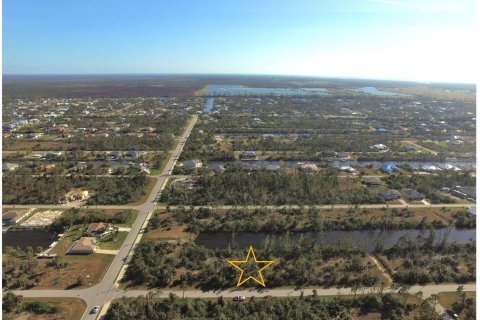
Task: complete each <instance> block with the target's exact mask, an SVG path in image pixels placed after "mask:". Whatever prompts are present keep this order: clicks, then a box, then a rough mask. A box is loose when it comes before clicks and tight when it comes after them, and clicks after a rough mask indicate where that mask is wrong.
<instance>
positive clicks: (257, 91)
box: [207, 85, 328, 96]
mask: <svg viewBox="0 0 480 320" xmlns="http://www.w3.org/2000/svg"><path fill="white" fill-rule="evenodd" d="M326 94H328V90H327V89H325V88H250V87H244V86H237V85H208V93H207V95H211V96H243V95H245V96H312V95H326Z"/></svg>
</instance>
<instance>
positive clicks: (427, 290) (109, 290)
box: [3, 116, 475, 320]
mask: <svg viewBox="0 0 480 320" xmlns="http://www.w3.org/2000/svg"><path fill="white" fill-rule="evenodd" d="M197 119H198V116H195V117H194V118H192V119H191V120H190V121H189V123H188V125H187V127H186V129H185V131H184V133H183V135H182V137H181V138H180V141H179V143H178V144H177V146H176V147H175V149H174V151H173V152H172V155H171V157H170V159H169V160H168V162H167V164H166V166H165V168H164V170H163V172H162V174H161V175H160V176H158V177H157V181H156V183H155V186H154V187H153V189H152V192H151V193H150V195H149V196H148V199H147V201H146V202H145V203H143V204H141V205H138V206H92V208H99V209H100V208H102V209H120V208H131V209H136V210H138V211H139V214H138V217H137V219H136V220H135V222H134V223H133V225H132V228H131V231H130V232H129V233H128V235H127V237H126V239H125V241H124V243H123V245H122V247H121V248H120V249H119V250H118V254H117V255H116V256H115V259H114V260H113V262H112V264H111V265H110V267H109V268H108V270H107V272H106V274H105V276H104V278H103V279H102V281H101V282H100V283H99V284H97V285H95V286H93V287H90V288H86V289H80V290H35V289H33V290H19V291H14V293H16V294H20V295H22V296H24V297H75V298H81V299H83V300H85V302H86V303H87V309H86V310H85V313H84V315H83V317H82V319H83V320H94V319H95V318H96V317H97V315H91V314H89V311H90V310H91V308H93V306H95V305H100V306H103V305H105V304H106V303H107V302H108V303H109V302H110V301H111V300H113V299H114V298H119V297H123V296H127V297H133V296H139V295H145V294H147V292H148V291H141V290H119V289H118V288H117V287H116V286H115V283H116V280H117V278H118V275H119V273H120V271H121V270H122V267H124V263H123V259H125V258H127V257H128V255H129V254H131V252H132V249H133V248H134V245H135V244H136V243H138V241H139V240H140V238H141V236H142V234H141V233H140V230H141V228H142V227H143V225H144V224H145V223H146V221H147V219H148V218H149V216H150V215H151V213H152V212H153V210H154V209H155V208H157V205H156V198H157V197H158V194H159V193H160V191H161V190H162V189H163V187H164V185H165V183H166V181H167V179H168V178H169V177H170V176H171V172H172V169H173V167H174V166H175V164H176V161H177V160H176V159H177V157H178V156H179V155H180V153H181V152H182V149H183V145H184V142H185V141H186V140H187V138H188V137H189V135H190V133H191V131H192V129H193V126H194V125H195V123H196V121H197ZM384 206H385V205H361V206H360V207H361V208H363V207H366V208H382V207H384ZM431 206H432V207H472V206H475V204H471V205H470V204H468V205H465V204H453V205H452V204H442V205H431ZM3 207H4V208H11V207H15V208H68V207H69V206H65V205H15V206H7V205H4V206H3ZM233 207H235V206H214V208H222V209H228V208H233ZM237 207H238V206H237ZM245 207H248V208H254V207H259V208H260V207H261V208H279V206H245ZM280 207H285V208H295V207H299V206H280ZM316 207H320V208H332V206H331V205H328V206H316ZM333 207H334V208H350V207H351V205H334V206H333ZM389 207H390V208H396V207H398V208H401V207H404V206H403V205H389ZM409 207H414V208H416V207H426V206H425V205H409ZM158 208H165V207H164V206H162V207H158ZM457 287H458V285H431V286H425V287H419V286H414V287H412V288H411V289H410V292H418V291H422V292H424V297H428V296H430V295H431V294H433V293H438V292H447V291H456V290H457ZM464 287H465V291H475V285H474V284H469V285H465V286H464ZM302 291H303V292H304V294H305V295H308V294H312V292H313V289H303V290H294V289H271V290H266V291H265V292H257V291H256V290H253V289H252V290H237V289H233V290H226V291H217V292H213V291H206V292H203V291H198V290H196V291H185V292H183V291H181V290H166V291H158V292H157V293H158V294H160V295H161V296H165V297H168V295H169V294H170V293H173V294H176V295H178V296H183V295H184V296H185V297H188V298H194V297H198V298H213V297H218V296H224V297H233V296H236V295H243V296H245V297H250V296H259V297H261V296H267V295H270V296H299V295H300V294H301V292H302ZM391 291H392V290H391V289H387V290H384V292H391ZM367 292H370V291H369V290H366V291H365V292H363V293H367ZM317 293H318V294H319V295H337V294H352V290H351V289H350V288H342V289H337V288H330V289H324V288H317ZM357 293H358V292H357ZM108 303H107V305H108Z"/></svg>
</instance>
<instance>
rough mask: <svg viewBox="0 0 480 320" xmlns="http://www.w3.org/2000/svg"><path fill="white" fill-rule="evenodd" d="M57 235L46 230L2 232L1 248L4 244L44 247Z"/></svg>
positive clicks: (22, 246)
mask: <svg viewBox="0 0 480 320" xmlns="http://www.w3.org/2000/svg"><path fill="white" fill-rule="evenodd" d="M55 240H57V237H56V236H55V235H54V234H53V233H52V232H50V231H48V230H19V231H7V232H2V248H5V247H6V246H12V247H15V248H16V247H20V248H22V249H25V248H27V247H28V246H31V247H32V248H33V249H35V248H37V247H38V246H40V247H42V248H44V249H46V248H48V247H49V246H50V245H51V244H52V243H53V242H54V241H55Z"/></svg>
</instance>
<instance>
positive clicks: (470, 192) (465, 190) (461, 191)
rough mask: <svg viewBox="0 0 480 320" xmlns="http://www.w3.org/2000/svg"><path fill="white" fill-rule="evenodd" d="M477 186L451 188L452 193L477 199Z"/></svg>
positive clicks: (460, 196)
mask: <svg viewBox="0 0 480 320" xmlns="http://www.w3.org/2000/svg"><path fill="white" fill-rule="evenodd" d="M476 192H477V188H475V187H460V186H456V187H455V188H453V189H452V190H451V193H452V195H454V196H456V197H459V198H464V199H472V200H476V199H477V193H476Z"/></svg>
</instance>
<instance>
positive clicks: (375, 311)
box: [105, 293, 436, 320]
mask: <svg viewBox="0 0 480 320" xmlns="http://www.w3.org/2000/svg"><path fill="white" fill-rule="evenodd" d="M431 300H432V299H429V300H427V301H425V302H422V303H420V302H419V301H418V300H413V301H414V302H412V301H411V299H410V301H409V300H408V299H406V298H404V297H401V296H395V295H389V294H378V295H367V296H358V297H355V298H344V297H341V296H338V297H326V298H323V297H319V296H318V295H316V294H315V293H314V295H313V296H306V297H303V296H301V297H298V298H272V297H265V298H250V299H248V300H247V301H244V302H242V303H238V302H232V301H231V300H230V299H225V298H222V297H220V298H218V299H217V301H212V300H204V299H180V298H177V297H175V296H173V295H171V296H170V297H169V298H168V299H161V298H160V297H156V296H155V295H154V294H149V295H148V296H147V297H138V298H122V299H121V300H118V301H115V302H114V303H113V304H112V306H111V307H110V309H109V310H108V313H107V315H106V316H105V319H106V320H130V319H139V320H143V319H222V320H224V319H246V318H248V319H272V320H277V319H278V320H280V319H312V320H313V319H355V318H358V317H364V316H367V315H371V316H372V317H374V318H375V319H376V318H377V317H378V318H381V319H391V320H400V319H413V318H415V319H435V318H436V315H435V310H434V309H433V308H432V307H431V306H430V304H429V303H430V301H431Z"/></svg>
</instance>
